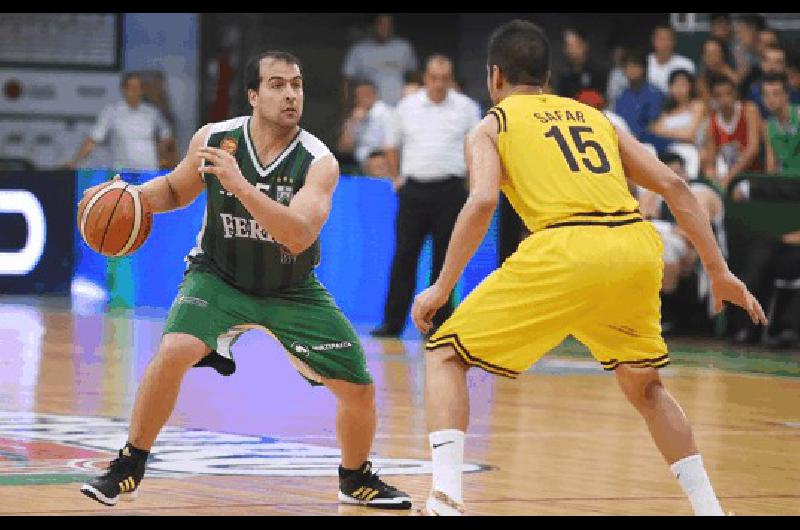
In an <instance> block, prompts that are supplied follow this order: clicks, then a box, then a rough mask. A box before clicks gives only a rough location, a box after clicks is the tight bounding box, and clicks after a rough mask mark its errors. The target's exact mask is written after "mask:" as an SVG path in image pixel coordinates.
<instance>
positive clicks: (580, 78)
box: [556, 29, 606, 98]
mask: <svg viewBox="0 0 800 530" xmlns="http://www.w3.org/2000/svg"><path fill="white" fill-rule="evenodd" d="M564 55H565V56H566V57H567V69H566V71H564V72H562V73H561V75H559V77H558V81H557V83H556V90H557V91H558V94H559V95H561V96H564V97H568V98H574V97H575V95H576V94H577V93H578V92H580V91H581V90H583V89H586V88H592V89H594V90H597V91H598V92H602V91H603V90H604V89H605V88H606V72H605V71H604V70H602V69H600V68H597V67H595V66H594V65H593V64H592V63H591V62H590V61H589V43H588V41H587V40H586V35H584V34H583V32H581V31H580V30H577V29H568V30H566V31H564Z"/></svg>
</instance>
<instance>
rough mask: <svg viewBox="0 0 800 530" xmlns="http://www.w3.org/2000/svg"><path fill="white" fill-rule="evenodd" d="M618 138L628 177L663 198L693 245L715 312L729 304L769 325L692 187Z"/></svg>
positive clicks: (629, 140)
mask: <svg viewBox="0 0 800 530" xmlns="http://www.w3.org/2000/svg"><path fill="white" fill-rule="evenodd" d="M617 136H618V137H619V151H620V155H621V157H622V165H623V166H624V168H625V174H626V175H627V176H628V177H630V178H631V179H633V181H634V182H636V183H637V184H639V185H640V186H643V187H645V188H647V189H649V190H651V191H654V192H656V193H658V194H659V195H661V196H662V197H664V200H665V201H666V202H667V205H668V206H669V209H670V211H672V214H673V215H674V216H675V220H676V221H677V222H678V226H680V228H681V229H682V230H683V231H684V233H685V234H686V236H687V237H688V238H689V240H690V241H691V242H692V245H694V248H695V250H696V251H697V254H698V256H699V257H700V260H701V261H702V262H703V266H704V267H705V268H706V271H707V272H708V275H709V278H710V280H711V291H712V297H713V300H714V310H715V311H716V312H719V311H721V310H722V307H723V304H724V302H725V301H729V302H732V303H734V304H736V305H738V306H739V307H741V308H743V309H744V310H746V311H747V312H748V314H749V315H750V318H751V319H752V320H753V322H755V323H756V324H758V323H761V324H766V322H767V318H766V316H765V315H764V310H763V309H762V308H761V305H760V304H759V303H758V301H757V300H756V298H755V297H754V296H753V295H752V294H751V293H750V292H749V291H748V290H747V287H745V285H744V284H743V283H742V282H741V281H740V280H739V279H738V278H737V277H736V276H734V275H733V274H732V273H731V271H730V270H729V269H728V264H727V263H725V258H724V257H723V256H722V252H721V251H720V249H719V246H717V241H716V240H715V239H714V233H713V232H712V231H711V225H710V223H709V221H708V217H707V215H706V213H705V212H704V211H703V209H702V207H701V206H700V203H699V202H698V201H697V199H696V198H695V196H694V194H693V193H692V191H691V190H690V189H689V185H688V184H686V182H685V181H684V180H683V179H682V178H681V177H679V176H678V175H676V174H675V172H673V171H672V170H671V169H670V168H669V167H667V166H666V165H665V164H664V163H663V162H661V161H660V160H659V159H658V158H656V157H655V156H654V155H653V154H652V153H651V152H650V151H648V150H647V149H646V148H645V147H644V146H643V145H642V144H640V143H639V142H638V141H637V140H636V139H635V138H634V137H633V136H631V135H630V133H628V132H626V131H623V130H621V129H617Z"/></svg>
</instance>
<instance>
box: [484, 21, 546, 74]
mask: <svg viewBox="0 0 800 530" xmlns="http://www.w3.org/2000/svg"><path fill="white" fill-rule="evenodd" d="M486 63H487V65H488V66H489V68H491V67H492V66H497V67H498V68H499V69H500V71H501V72H502V73H503V75H504V76H505V78H506V79H507V80H508V82H509V83H511V84H514V85H536V86H544V85H545V84H546V83H547V79H548V77H549V76H550V42H549V41H548V39H547V35H545V33H544V31H542V29H541V28H540V27H539V26H537V25H536V24H534V23H532V22H528V21H527V20H520V19H517V20H512V21H511V22H508V23H506V24H503V25H502V26H500V27H499V28H497V29H496V30H495V31H494V33H492V36H491V37H489V53H488V57H487V61H486Z"/></svg>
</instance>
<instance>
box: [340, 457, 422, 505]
mask: <svg viewBox="0 0 800 530" xmlns="http://www.w3.org/2000/svg"><path fill="white" fill-rule="evenodd" d="M339 502H342V503H344V504H358V505H361V506H369V507H371V508H382V509H386V510H408V509H409V508H411V497H410V496H409V495H408V493H405V492H402V491H400V490H398V489H397V488H393V487H392V486H390V485H388V484H386V483H385V482H384V481H382V480H381V479H380V478H378V474H377V473H373V471H372V462H370V461H369V460H368V461H366V462H364V464H363V465H362V466H361V467H360V468H359V469H357V470H356V471H349V472H348V471H346V470H344V469H342V467H341V466H340V467H339Z"/></svg>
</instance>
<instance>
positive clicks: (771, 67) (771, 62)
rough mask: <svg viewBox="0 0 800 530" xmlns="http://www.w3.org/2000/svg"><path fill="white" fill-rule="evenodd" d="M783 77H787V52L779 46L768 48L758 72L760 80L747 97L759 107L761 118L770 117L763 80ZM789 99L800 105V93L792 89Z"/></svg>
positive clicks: (755, 83)
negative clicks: (769, 77) (764, 98)
mask: <svg viewBox="0 0 800 530" xmlns="http://www.w3.org/2000/svg"><path fill="white" fill-rule="evenodd" d="M783 75H786V51H785V50H784V49H783V48H779V47H778V46H770V47H768V48H766V49H765V50H764V53H763V54H762V56H761V65H760V68H759V70H758V78H757V79H756V80H755V81H754V82H753V83H752V84H751V85H750V91H749V92H748V97H747V99H749V100H750V101H752V102H753V103H755V104H756V105H757V106H758V110H759V112H760V113H761V117H762V118H764V119H767V118H768V117H769V110H768V109H767V107H766V106H765V105H764V100H763V97H762V95H761V80H762V79H763V78H764V77H765V76H783ZM789 99H790V100H791V102H792V103H800V93H798V92H797V91H796V90H792V89H791V88H790V89H789Z"/></svg>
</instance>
